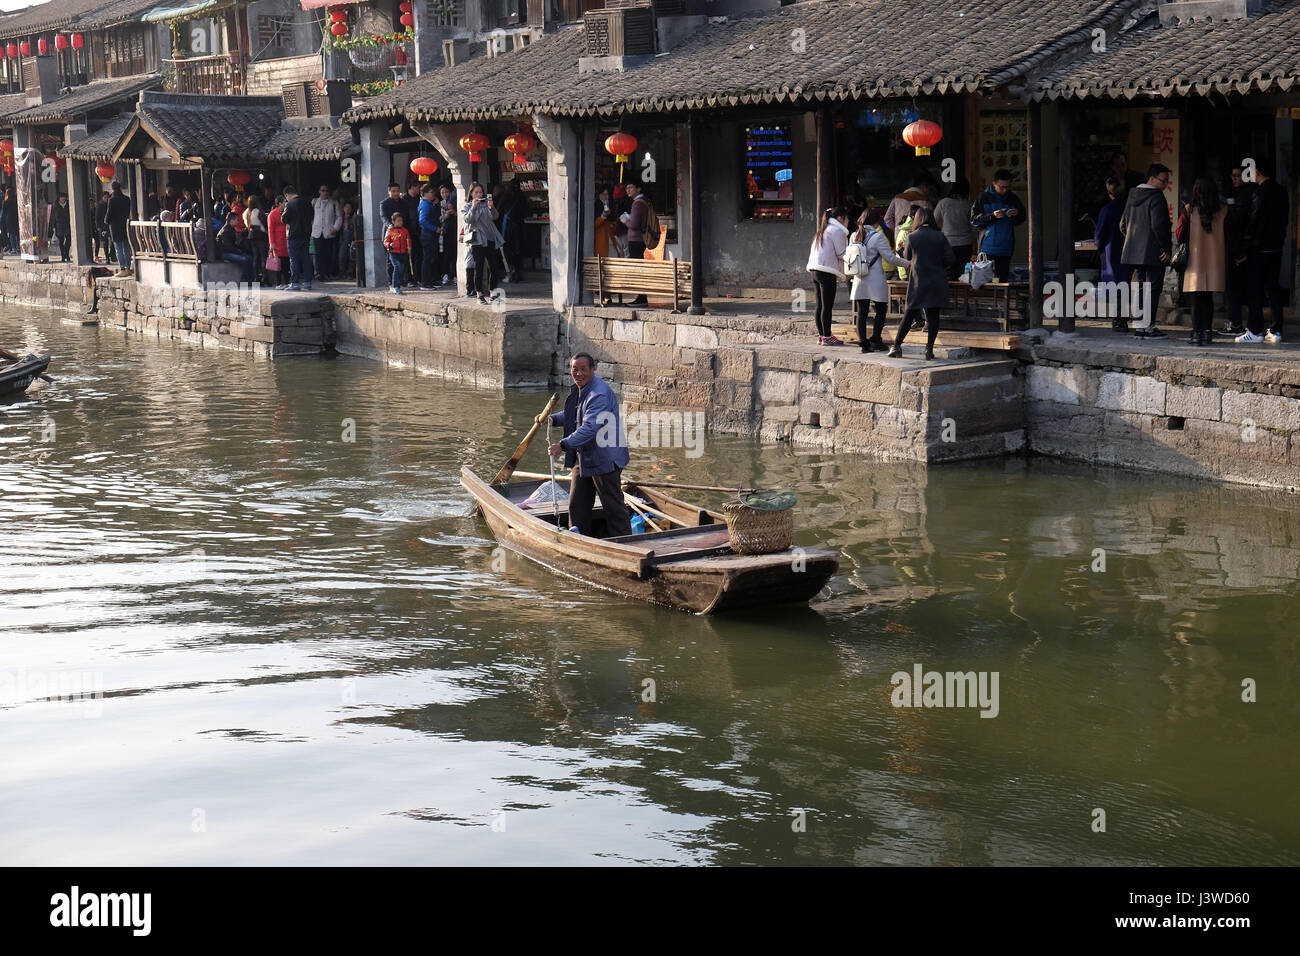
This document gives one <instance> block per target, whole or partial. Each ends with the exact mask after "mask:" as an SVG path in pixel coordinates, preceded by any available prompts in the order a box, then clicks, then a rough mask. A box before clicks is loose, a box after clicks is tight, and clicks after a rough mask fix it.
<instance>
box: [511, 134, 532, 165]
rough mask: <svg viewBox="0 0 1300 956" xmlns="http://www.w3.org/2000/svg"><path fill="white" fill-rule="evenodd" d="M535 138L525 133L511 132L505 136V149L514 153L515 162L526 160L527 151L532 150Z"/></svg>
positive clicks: (520, 162) (524, 161)
mask: <svg viewBox="0 0 1300 956" xmlns="http://www.w3.org/2000/svg"><path fill="white" fill-rule="evenodd" d="M536 145H537V140H535V139H533V138H532V137H531V136H530V135H528V134H527V133H511V134H510V135H509V136H507V137H506V149H508V150H510V152H512V153H513V154H514V160H515V162H516V163H517V164H522V163H526V162H528V156H527V155H526V154H527V153H530V152H532V149H533V147H534V146H536Z"/></svg>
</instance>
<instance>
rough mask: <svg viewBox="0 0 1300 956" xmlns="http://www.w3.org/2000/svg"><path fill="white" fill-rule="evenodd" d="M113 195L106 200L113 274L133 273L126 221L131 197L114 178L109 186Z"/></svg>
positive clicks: (127, 220)
mask: <svg viewBox="0 0 1300 956" xmlns="http://www.w3.org/2000/svg"><path fill="white" fill-rule="evenodd" d="M110 188H111V190H112V193H113V195H112V196H110V197H109V200H108V216H107V219H108V235H109V238H110V239H112V240H113V251H114V252H115V253H116V254H117V272H116V273H115V275H119V276H129V275H134V273H133V272H132V271H131V236H130V230H129V229H128V228H127V223H128V222H130V221H131V197H130V196H129V195H127V194H126V193H125V192H123V191H122V184H121V183H119V182H117V181H116V180H114V182H113V185H112V186H111V187H110Z"/></svg>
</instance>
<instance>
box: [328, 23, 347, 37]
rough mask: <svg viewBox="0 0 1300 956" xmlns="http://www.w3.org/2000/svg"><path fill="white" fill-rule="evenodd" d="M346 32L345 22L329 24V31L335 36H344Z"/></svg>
mask: <svg viewBox="0 0 1300 956" xmlns="http://www.w3.org/2000/svg"><path fill="white" fill-rule="evenodd" d="M347 32H348V25H347V24H346V23H331V24H330V33H332V34H334V35H335V36H336V37H341V36H344V35H345V34H346V33H347Z"/></svg>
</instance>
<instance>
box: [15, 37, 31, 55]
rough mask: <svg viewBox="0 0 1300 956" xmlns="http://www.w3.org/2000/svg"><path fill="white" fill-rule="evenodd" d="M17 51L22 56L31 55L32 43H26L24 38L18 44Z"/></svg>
mask: <svg viewBox="0 0 1300 956" xmlns="http://www.w3.org/2000/svg"><path fill="white" fill-rule="evenodd" d="M18 52H19V53H21V54H22V55H23V56H31V55H32V45H31V44H30V43H28V42H27V41H26V40H24V41H23V42H22V43H20V44H18Z"/></svg>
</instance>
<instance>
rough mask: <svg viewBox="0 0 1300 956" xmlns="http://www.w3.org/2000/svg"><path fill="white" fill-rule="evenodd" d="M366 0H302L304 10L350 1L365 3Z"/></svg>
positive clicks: (337, 5)
mask: <svg viewBox="0 0 1300 956" xmlns="http://www.w3.org/2000/svg"><path fill="white" fill-rule="evenodd" d="M365 2H366V0H302V8H303V9H304V10H318V9H320V8H321V7H341V6H343V5H345V4H348V3H365Z"/></svg>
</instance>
